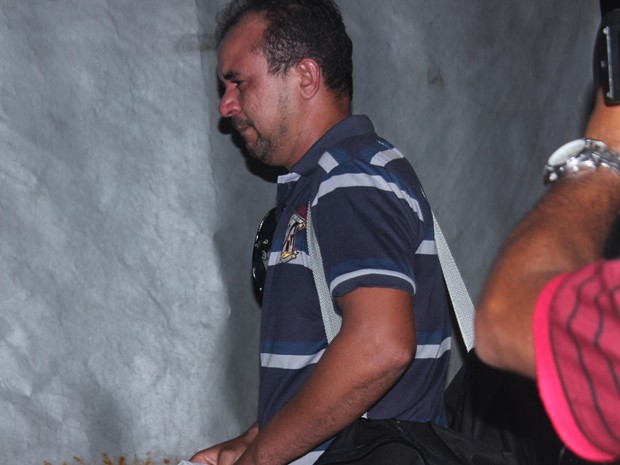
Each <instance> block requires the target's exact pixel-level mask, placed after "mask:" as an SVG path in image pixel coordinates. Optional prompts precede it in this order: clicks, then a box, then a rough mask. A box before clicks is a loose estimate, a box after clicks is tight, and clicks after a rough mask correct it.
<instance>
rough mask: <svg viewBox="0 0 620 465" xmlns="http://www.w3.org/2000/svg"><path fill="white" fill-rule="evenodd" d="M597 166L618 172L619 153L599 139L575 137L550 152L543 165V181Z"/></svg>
mask: <svg viewBox="0 0 620 465" xmlns="http://www.w3.org/2000/svg"><path fill="white" fill-rule="evenodd" d="M599 166H603V167H605V168H610V169H612V170H615V171H616V172H617V173H618V174H620V155H619V154H618V153H616V152H614V151H613V150H611V149H610V148H609V147H607V146H606V145H605V144H604V143H603V142H601V141H600V140H595V139H577V140H574V141H572V142H569V143H567V144H564V145H563V146H562V147H560V148H559V149H557V150H556V151H555V152H553V153H552V154H551V156H550V157H549V161H547V166H545V172H544V183H545V184H549V183H552V182H554V181H557V180H558V179H559V178H561V177H562V176H563V175H564V174H566V173H575V172H577V171H582V170H594V169H596V168H597V167H599Z"/></svg>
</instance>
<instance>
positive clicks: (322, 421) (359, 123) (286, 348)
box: [192, 0, 451, 465]
mask: <svg viewBox="0 0 620 465" xmlns="http://www.w3.org/2000/svg"><path fill="white" fill-rule="evenodd" d="M218 19H219V30H218V31H219V35H218V36H219V41H220V42H219V50H218V59H219V61H218V75H219V77H220V80H221V81H222V83H223V86H224V93H223V96H222V98H221V101H220V105H219V111H220V113H221V115H222V117H224V118H230V119H231V122H232V124H233V126H234V127H235V129H236V130H237V131H238V132H239V133H240V135H241V136H242V137H243V139H244V140H245V143H246V147H247V149H248V151H249V152H250V153H251V154H252V155H253V156H255V157H256V158H258V159H259V160H261V161H263V162H264V163H267V164H270V165H277V166H283V167H286V168H287V169H288V170H289V172H288V174H286V175H283V176H281V177H280V178H279V180H278V192H277V226H276V230H275V235H274V239H273V245H272V250H271V253H270V258H269V263H268V267H267V276H266V282H265V290H264V297H263V311H262V324H261V347H260V363H261V372H260V393H259V412H258V418H257V422H256V424H254V425H252V426H251V427H250V428H249V429H248V430H247V431H246V432H245V433H243V434H242V435H241V436H239V437H237V438H235V439H232V440H230V441H227V442H225V443H222V444H218V445H216V446H213V447H210V448H208V449H205V450H204V451H202V452H199V453H198V454H196V455H195V456H194V457H193V458H192V460H193V461H196V462H203V463H209V464H218V465H229V464H240V465H245V464H265V465H267V464H269V465H284V464H288V463H295V464H298V465H302V464H311V463H314V462H315V460H316V459H317V458H318V457H319V456H320V454H321V453H322V451H323V450H325V448H326V447H327V445H328V444H329V442H330V440H331V438H333V436H334V435H335V434H337V433H338V432H339V431H341V430H343V429H344V428H345V427H346V426H348V425H349V424H351V423H352V422H353V421H355V420H356V419H357V418H359V417H360V416H361V415H363V414H364V413H365V412H367V413H368V417H369V418H399V419H407V420H419V421H435V422H439V423H442V422H445V412H444V406H443V390H444V385H445V375H446V370H447V364H448V358H449V352H450V342H451V329H450V323H449V304H448V298H447V294H446V291H445V286H444V282H443V276H442V272H441V267H440V264H439V260H438V257H437V254H436V250H435V242H434V232H433V220H432V214H431V210H430V207H429V205H428V202H427V201H426V198H425V196H424V193H423V191H422V188H421V186H420V183H419V181H418V179H417V177H416V174H415V172H414V171H413V169H412V167H411V165H410V164H409V162H408V161H407V159H406V158H405V157H404V156H403V155H402V154H401V153H400V152H399V151H398V150H397V149H396V148H395V147H394V146H393V145H392V144H390V143H389V142H387V141H385V140H384V139H382V138H380V137H379V136H377V134H376V133H375V131H374V128H373V125H372V123H371V122H370V120H369V119H368V118H367V117H365V116H352V115H351V96H352V75H351V72H352V44H351V41H350V39H349V37H348V35H347V33H346V31H345V27H344V24H343V21H342V17H341V15H340V12H339V10H338V8H337V6H336V4H335V3H334V2H333V1H332V0H312V1H309V0H243V1H235V2H233V3H232V4H231V5H230V6H229V8H228V9H226V10H225V11H224V12H223V13H222V14H220V16H219V18H218ZM308 208H311V213H312V222H313V225H314V228H315V231H316V236H317V239H318V243H319V247H320V250H321V255H322V258H323V267H324V271H325V275H326V279H327V284H328V286H329V291H330V293H331V297H332V300H333V302H334V304H335V308H336V309H337V311H338V312H339V313H340V314H341V315H342V328H341V330H340V332H339V334H338V335H337V336H336V337H335V338H334V340H333V341H332V342H331V343H330V344H329V345H328V343H327V339H326V335H325V330H324V328H323V323H322V318H321V310H320V305H319V300H318V296H317V291H316V288H315V285H314V281H313V277H312V271H311V268H310V262H309V258H308V244H307V241H306V227H307V217H308Z"/></svg>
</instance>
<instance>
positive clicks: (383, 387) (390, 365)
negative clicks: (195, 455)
mask: <svg viewBox="0 0 620 465" xmlns="http://www.w3.org/2000/svg"><path fill="white" fill-rule="evenodd" d="M338 305H339V307H340V308H341V310H342V312H343V324H342V328H341V330H340V333H339V334H338V335H337V336H336V337H335V338H334V340H333V341H332V342H331V344H330V345H329V347H328V348H327V350H326V351H325V353H324V355H323V357H322V358H321V360H320V362H319V363H318V364H317V366H316V368H315V370H314V372H313V373H312V375H311V376H310V378H309V379H308V381H307V382H306V384H305V385H304V387H303V388H302V389H301V390H300V391H299V392H298V394H297V395H296V396H295V397H294V398H293V399H292V400H291V401H290V402H289V403H288V404H287V405H286V406H285V407H284V408H283V409H282V410H281V411H280V412H279V413H278V414H277V415H276V416H275V417H274V418H273V419H272V420H271V421H270V422H269V423H268V424H267V425H266V426H265V428H263V429H262V430H261V431H260V432H259V433H258V435H257V436H256V438H255V440H254V441H253V442H252V443H251V444H250V445H249V447H248V449H247V452H246V453H245V454H244V455H243V456H242V457H241V459H240V460H239V462H238V464H239V465H241V464H243V465H245V464H269V465H279V464H285V463H289V462H290V461H291V460H293V459H295V458H297V457H299V456H301V455H303V454H305V453H306V452H308V451H310V450H312V449H313V448H314V447H315V446H316V445H318V444H320V443H321V442H323V441H325V440H326V439H328V438H329V437H331V436H333V435H334V434H336V433H337V432H339V431H340V430H342V429H343V428H345V427H346V426H347V425H348V424H350V423H352V422H353V421H354V420H355V419H357V418H359V417H360V416H361V415H362V414H363V413H364V412H366V411H367V410H368V409H369V408H370V407H371V406H372V405H373V404H374V403H375V402H376V401H377V400H379V399H380V398H381V397H382V396H383V394H384V393H385V392H386V391H387V390H388V389H389V388H390V387H391V386H392V385H393V384H394V383H395V382H396V381H397V380H398V378H399V377H400V376H401V375H402V373H403V372H404V371H405V369H406V368H407V366H408V365H409V363H410V362H411V360H412V359H413V356H414V355H415V346H416V342H415V328H414V321H413V311H412V301H411V297H410V296H409V294H407V293H405V292H403V291H399V290H394V289H383V288H360V289H357V290H355V291H352V292H350V293H348V294H346V295H345V296H343V297H342V298H339V299H338Z"/></svg>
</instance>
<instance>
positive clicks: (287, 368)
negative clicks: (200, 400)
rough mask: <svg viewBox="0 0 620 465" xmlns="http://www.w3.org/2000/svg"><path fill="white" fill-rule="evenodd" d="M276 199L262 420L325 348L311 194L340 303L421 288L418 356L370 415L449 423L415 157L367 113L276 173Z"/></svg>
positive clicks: (444, 326)
mask: <svg viewBox="0 0 620 465" xmlns="http://www.w3.org/2000/svg"><path fill="white" fill-rule="evenodd" d="M277 200H278V215H277V219H278V224H277V227H276V231H275V235H274V238H273V242H272V250H271V253H270V257H269V264H268V267H267V278H266V283H265V293H264V297H263V314H262V324H261V347H260V352H261V354H260V359H261V373H260V394H259V425H260V426H261V427H262V426H264V425H265V423H267V422H268V421H269V419H270V418H272V417H273V416H274V415H275V414H276V413H277V412H278V410H280V409H281V408H282V407H283V406H284V404H286V403H287V402H288V401H289V400H290V399H291V398H292V397H293V396H294V395H295V393H296V392H297V391H298V390H299V389H300V387H301V386H302V385H303V383H304V382H305V380H306V379H307V378H308V376H309V374H310V372H311V371H312V369H313V367H314V366H315V364H316V363H317V362H318V361H319V359H320V358H321V355H322V354H323V352H324V350H325V348H326V347H327V340H326V336H325V331H324V329H323V323H322V319H321V310H320V306H319V301H318V296H317V292H316V289H315V286H314V281H313V279H312V272H311V269H310V262H309V259H308V247H307V241H306V214H307V208H308V205H309V202H310V201H312V207H311V208H312V221H313V224H314V227H315V230H316V235H317V238H318V242H319V246H320V248H321V255H322V258H323V264H324V267H325V275H326V278H327V283H328V285H329V288H330V291H331V293H332V296H333V298H334V299H335V298H336V297H339V296H342V295H344V294H346V293H347V292H350V291H352V290H354V289H356V288H358V287H387V288H396V289H402V290H404V291H406V292H408V293H410V294H411V295H413V299H414V308H415V323H416V337H417V344H418V346H417V351H416V356H415V360H414V362H413V363H412V364H411V365H410V367H409V368H408V369H407V371H406V372H405V374H404V375H403V377H402V378H401V379H400V381H399V382H398V383H397V384H396V385H395V386H394V387H393V388H392V389H391V390H390V391H389V392H388V393H387V394H386V395H385V396H384V397H383V398H382V399H381V400H380V401H379V402H378V403H377V404H376V405H375V406H374V407H373V408H372V409H371V410H370V411H369V412H368V417H369V418H399V419H409V420H418V421H435V422H439V423H444V422H445V412H444V406H443V392H444V380H445V375H446V371H447V365H448V359H449V352H450V343H451V326H450V322H449V303H448V296H447V294H446V290H445V286H444V282H443V277H442V272H441V266H440V264H439V259H438V257H437V253H436V248H435V242H434V232H433V220H432V216H431V211H430V207H429V205H428V203H427V201H426V198H425V196H424V194H423V192H422V188H421V186H420V182H419V181H418V178H417V176H416V174H415V172H414V170H413V168H412V167H411V165H410V164H409V162H408V161H407V159H406V158H405V157H404V156H403V155H402V154H401V153H400V152H399V151H398V150H397V149H396V148H394V146H393V145H391V144H390V143H388V142H386V141H385V140H383V139H381V138H380V137H378V136H377V135H376V134H375V131H374V128H373V126H372V123H371V122H370V120H369V119H368V118H366V117H365V116H352V117H350V118H348V119H346V120H344V121H343V122H341V123H339V124H338V125H336V126H335V127H334V128H332V129H331V130H329V131H328V132H327V133H326V134H325V135H324V136H323V137H322V138H321V139H320V140H319V141H318V142H317V143H316V144H315V145H314V146H313V147H312V148H311V149H310V150H309V151H308V152H307V153H306V154H305V155H304V157H303V158H302V159H301V160H300V161H299V162H298V163H297V164H296V165H295V166H294V167H293V169H292V170H291V172H290V173H288V174H286V175H283V176H281V177H280V178H279V179H278V199H277ZM336 308H337V306H336ZM308 463H312V462H311V461H310V462H308Z"/></svg>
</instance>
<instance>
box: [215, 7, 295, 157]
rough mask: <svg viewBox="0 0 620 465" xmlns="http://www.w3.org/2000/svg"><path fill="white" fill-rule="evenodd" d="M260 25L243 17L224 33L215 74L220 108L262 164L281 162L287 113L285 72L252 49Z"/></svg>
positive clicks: (284, 155)
mask: <svg viewBox="0 0 620 465" xmlns="http://www.w3.org/2000/svg"><path fill="white" fill-rule="evenodd" d="M264 29H265V23H264V22H263V20H261V19H260V18H259V17H257V16H248V17H245V18H243V19H242V20H241V21H240V22H239V23H238V24H236V25H235V26H234V27H233V28H232V29H230V31H228V33H227V34H226V36H225V37H224V40H223V41H222V43H221V45H220V49H219V53H218V75H219V78H220V80H221V81H222V83H223V84H224V86H225V91H224V95H223V96H222V98H221V100H220V105H219V112H220V114H221V115H222V116H223V117H224V118H230V119H231V122H232V124H233V126H234V128H235V129H236V130H237V131H238V132H239V134H240V135H241V136H242V137H243V139H244V140H245V143H246V147H247V149H248V151H249V152H250V153H251V154H252V155H253V156H254V157H256V158H257V159H259V160H261V161H262V162H264V163H266V164H272V165H283V166H286V162H285V160H286V158H287V156H288V154H287V150H289V148H288V147H287V140H288V133H289V122H290V117H291V111H290V110H291V108H290V99H289V89H288V87H287V79H286V75H279V74H276V75H271V74H269V73H268V71H267V69H268V68H267V60H266V59H265V57H264V56H263V54H262V53H260V52H259V51H258V50H257V44H258V43H259V41H260V39H261V37H262V34H263V31H264Z"/></svg>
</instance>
